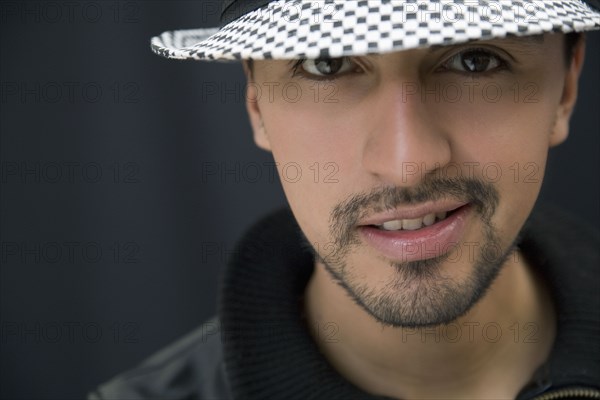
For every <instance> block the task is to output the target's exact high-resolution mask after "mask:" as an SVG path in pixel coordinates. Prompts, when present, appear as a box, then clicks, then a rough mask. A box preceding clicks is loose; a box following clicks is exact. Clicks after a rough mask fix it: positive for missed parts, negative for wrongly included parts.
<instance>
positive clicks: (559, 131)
mask: <svg viewBox="0 0 600 400" xmlns="http://www.w3.org/2000/svg"><path fill="white" fill-rule="evenodd" d="M584 60H585V36H584V35H581V37H580V39H579V40H578V41H577V43H576V44H575V46H574V47H573V57H572V58H571V63H570V64H569V67H568V68H567V71H566V74H565V81H564V86H563V94H562V98H561V100H560V104H559V105H558V108H557V110H556V121H555V123H554V128H553V129H552V133H551V135H550V147H554V146H557V145H559V144H561V143H562V142H564V141H565V140H566V139H567V137H568V136H569V122H570V120H571V115H572V114H573V110H574V109H575V103H576V102H577V93H578V88H577V87H578V84H579V77H580V76H581V70H582V68H583V62H584Z"/></svg>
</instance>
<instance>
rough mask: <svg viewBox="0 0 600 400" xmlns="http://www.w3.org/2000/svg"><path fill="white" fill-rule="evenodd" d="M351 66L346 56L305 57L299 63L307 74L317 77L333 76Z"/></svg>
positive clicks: (349, 68)
mask: <svg viewBox="0 0 600 400" xmlns="http://www.w3.org/2000/svg"><path fill="white" fill-rule="evenodd" d="M352 66H353V64H352V62H351V61H350V59H349V58H348V57H342V58H317V59H307V60H304V61H303V62H302V64H301V67H302V69H303V70H304V71H306V72H307V73H308V74H310V75H316V76H319V77H325V76H335V75H338V74H341V73H344V72H347V71H349V70H351V69H352Z"/></svg>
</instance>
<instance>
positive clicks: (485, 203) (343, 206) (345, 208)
mask: <svg viewBox="0 0 600 400" xmlns="http://www.w3.org/2000/svg"><path fill="white" fill-rule="evenodd" d="M441 199H454V200H459V201H462V202H468V203H470V204H471V205H472V206H473V208H474V209H475V211H476V212H477V213H479V214H480V215H481V218H482V219H483V221H484V223H487V224H488V225H490V224H491V217H492V215H494V213H495V211H496V208H497V206H498V203H499V202H500V194H499V192H498V190H497V189H496V188H495V187H494V185H492V184H491V183H489V182H486V181H484V180H482V179H478V178H463V177H461V178H435V177H432V178H430V179H425V180H423V181H422V183H421V184H420V185H419V186H417V187H412V188H407V187H395V186H387V187H383V188H378V189H375V190H373V191H371V192H363V193H359V194H355V195H353V196H351V197H350V198H348V199H347V200H345V201H343V202H341V203H339V204H338V205H336V206H335V207H334V208H333V210H332V212H331V215H330V221H329V226H330V229H331V237H332V238H335V239H334V240H335V241H336V242H337V244H338V246H340V247H343V246H345V245H349V244H351V243H352V242H353V240H356V238H355V237H354V236H355V232H354V227H356V225H357V224H358V222H359V221H360V220H361V219H363V218H365V217H367V216H368V215H370V214H373V213H378V212H382V211H385V210H391V209H394V208H397V207H400V206H406V205H412V204H419V203H424V202H428V201H436V200H441Z"/></svg>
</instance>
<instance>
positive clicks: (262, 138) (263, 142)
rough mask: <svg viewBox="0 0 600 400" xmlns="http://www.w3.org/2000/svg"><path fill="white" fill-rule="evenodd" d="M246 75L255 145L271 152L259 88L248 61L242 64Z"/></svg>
mask: <svg viewBox="0 0 600 400" xmlns="http://www.w3.org/2000/svg"><path fill="white" fill-rule="evenodd" d="M242 66H243V68H244V74H245V75H246V110H247V111H248V117H249V118H250V126H251V127H252V131H253V133H254V143H256V145H257V146H258V147H260V148H261V149H263V150H266V151H271V143H270V142H269V138H268V136H267V131H266V130H265V126H264V124H263V118H262V113H261V111H260V106H259V100H260V99H259V98H258V96H259V95H260V94H259V91H258V86H257V84H256V82H255V81H254V70H253V67H251V66H250V65H248V62H247V61H243V62H242Z"/></svg>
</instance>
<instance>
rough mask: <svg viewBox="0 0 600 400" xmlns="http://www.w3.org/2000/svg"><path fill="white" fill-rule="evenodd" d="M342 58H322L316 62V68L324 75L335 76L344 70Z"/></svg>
mask: <svg viewBox="0 0 600 400" xmlns="http://www.w3.org/2000/svg"><path fill="white" fill-rule="evenodd" d="M342 63H343V62H342V59H341V58H320V59H318V60H316V62H315V66H316V67H317V70H318V71H319V72H320V73H322V74H323V75H333V74H335V73H337V72H338V71H339V70H340V69H341V68H342Z"/></svg>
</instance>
